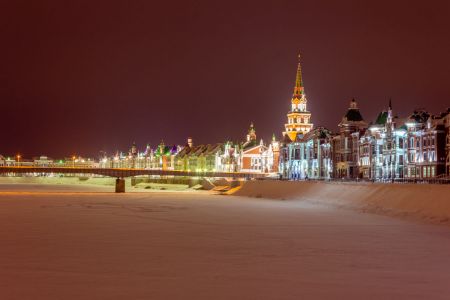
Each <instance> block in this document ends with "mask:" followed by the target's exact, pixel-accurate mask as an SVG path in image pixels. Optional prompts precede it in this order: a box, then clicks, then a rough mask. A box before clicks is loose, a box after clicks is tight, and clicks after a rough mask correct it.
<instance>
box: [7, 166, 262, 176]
mask: <svg viewBox="0 0 450 300" xmlns="http://www.w3.org/2000/svg"><path fill="white" fill-rule="evenodd" d="M0 173H3V174H95V175H101V176H108V177H117V178H119V177H120V178H124V177H132V176H140V175H154V176H183V177H227V178H247V179H250V178H264V177H266V176H268V174H266V173H243V172H207V171H205V172H191V171H177V170H149V169H120V168H79V167H31V166H15V167H10V166H8V167H5V166H0Z"/></svg>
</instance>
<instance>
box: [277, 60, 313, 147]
mask: <svg viewBox="0 0 450 300" xmlns="http://www.w3.org/2000/svg"><path fill="white" fill-rule="evenodd" d="M307 103H308V101H307V99H306V95H305V90H304V87H303V79H302V67H301V63H300V54H299V55H298V65H297V75H296V78H295V86H294V93H293V95H292V99H291V110H290V111H289V112H288V114H287V118H288V122H287V123H286V124H285V125H284V127H285V131H284V132H283V136H286V135H287V136H288V137H289V139H290V140H291V141H295V139H296V137H297V135H298V134H306V133H308V132H309V131H310V130H311V129H312V128H313V124H312V123H311V113H310V112H309V111H308V109H307Z"/></svg>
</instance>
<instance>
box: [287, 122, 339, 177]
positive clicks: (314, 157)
mask: <svg viewBox="0 0 450 300" xmlns="http://www.w3.org/2000/svg"><path fill="white" fill-rule="evenodd" d="M332 138H333V136H332V133H331V132H330V131H329V130H328V129H326V128H324V127H318V128H315V129H313V130H311V131H310V132H308V133H307V134H305V135H297V138H296V140H295V141H293V142H291V141H288V140H286V141H285V145H284V146H283V147H282V153H281V155H280V170H279V172H280V174H281V176H282V177H283V178H287V179H292V180H299V179H330V178H331V176H332V170H333V165H332V149H331V141H332Z"/></svg>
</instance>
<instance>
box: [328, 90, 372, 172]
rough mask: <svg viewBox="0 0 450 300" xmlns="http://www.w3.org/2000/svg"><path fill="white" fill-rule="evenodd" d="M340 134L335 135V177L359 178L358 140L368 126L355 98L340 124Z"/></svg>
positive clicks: (333, 145)
mask: <svg viewBox="0 0 450 300" xmlns="http://www.w3.org/2000/svg"><path fill="white" fill-rule="evenodd" d="M338 127H339V134H337V135H336V136H334V137H333V142H332V147H333V149H332V151H333V172H334V177H335V178H347V179H352V178H357V177H358V176H359V171H358V150H359V149H358V142H359V138H360V135H361V134H362V133H363V132H364V131H365V129H366V128H367V123H366V122H365V121H364V119H363V117H362V115H361V113H360V111H359V108H358V104H357V102H356V101H355V99H352V100H351V101H350V107H349V108H348V110H347V112H346V114H345V115H344V117H343V118H342V121H341V122H340V123H339V125H338Z"/></svg>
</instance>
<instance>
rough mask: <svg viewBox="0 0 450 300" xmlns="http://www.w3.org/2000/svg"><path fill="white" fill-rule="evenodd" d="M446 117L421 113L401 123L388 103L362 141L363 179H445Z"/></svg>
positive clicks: (414, 113)
mask: <svg viewBox="0 0 450 300" xmlns="http://www.w3.org/2000/svg"><path fill="white" fill-rule="evenodd" d="M447 116H448V112H447V113H444V114H441V115H440V116H432V115H430V114H429V113H428V112H426V111H423V110H420V111H414V112H413V114H411V115H410V116H409V117H408V118H406V119H399V118H395V117H394V116H393V112H392V105H391V103H389V108H388V110H387V111H383V112H381V113H380V114H379V115H378V117H377V120H376V121H375V123H374V124H373V125H371V126H369V129H368V130H367V131H366V132H365V134H364V135H363V136H362V137H361V138H360V140H359V153H360V155H359V166H360V170H361V173H360V177H361V178H364V179H371V180H376V181H392V180H399V179H414V180H416V179H430V178H436V177H440V176H443V175H445V172H446V167H445V161H446V150H445V149H446V127H445V120H446V118H447ZM447 155H448V154H447Z"/></svg>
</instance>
